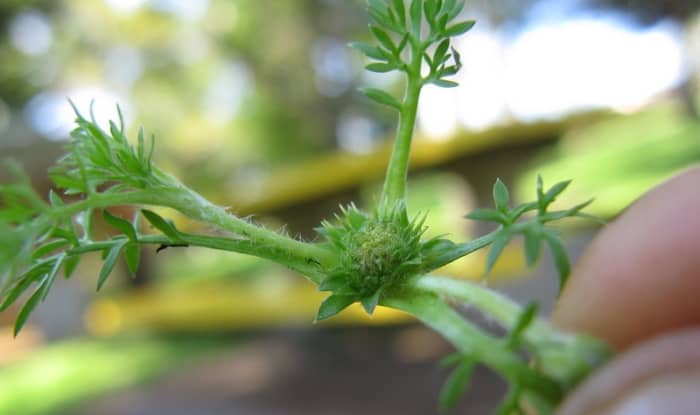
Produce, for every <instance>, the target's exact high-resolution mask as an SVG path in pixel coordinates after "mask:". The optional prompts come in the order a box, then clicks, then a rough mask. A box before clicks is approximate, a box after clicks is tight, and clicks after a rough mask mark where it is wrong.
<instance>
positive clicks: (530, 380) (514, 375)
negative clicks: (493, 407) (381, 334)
mask: <svg viewBox="0 0 700 415" xmlns="http://www.w3.org/2000/svg"><path fill="white" fill-rule="evenodd" d="M382 303H383V304H384V305H386V306H389V307H393V308H396V309H398V310H401V311H404V312H407V313H409V314H411V315H413V316H415V317H416V318H418V319H419V320H421V321H422V322H423V323H425V324H426V325H427V326H429V327H431V328H432V329H433V330H435V331H437V332H438V333H440V334H441V335H442V336H443V337H444V338H445V339H447V340H448V341H449V342H450V343H452V345H453V346H454V347H455V348H456V349H457V350H459V351H460V352H462V353H464V354H466V355H469V356H473V357H474V358H475V360H477V361H481V362H484V363H485V364H486V365H487V366H489V367H490V368H492V369H493V370H494V371H496V372H497V373H499V374H500V375H501V376H503V377H504V378H506V379H510V380H511V381H513V382H514V383H516V384H521V385H525V386H526V387H527V388H528V389H530V390H533V391H536V392H537V394H538V395H539V396H541V397H543V398H545V399H546V400H547V401H550V402H558V401H559V400H560V399H561V397H562V393H563V391H562V390H561V388H560V387H559V385H558V384H557V382H556V381H554V380H553V379H550V378H548V377H546V376H544V375H542V374H540V373H538V372H537V371H535V370H534V369H532V368H530V367H529V366H528V365H527V363H525V362H523V361H521V360H520V358H519V356H518V355H517V354H514V353H513V352H512V351H511V350H508V349H507V348H506V347H505V344H504V343H503V342H502V341H500V339H497V338H494V337H492V336H490V335H488V334H485V333H484V332H483V331H481V330H480V329H479V328H478V327H476V326H474V325H473V324H471V323H469V322H468V321H466V320H465V319H464V318H463V317H462V316H460V315H459V314H458V313H457V312H456V311H455V310H454V309H452V307H450V306H449V305H447V304H446V303H445V302H444V301H442V300H441V299H440V298H439V297H438V296H437V295H434V294H430V293H426V292H422V293H421V292H416V291H412V292H406V293H404V294H403V295H401V296H399V297H389V298H386V299H384V301H383V302H382Z"/></svg>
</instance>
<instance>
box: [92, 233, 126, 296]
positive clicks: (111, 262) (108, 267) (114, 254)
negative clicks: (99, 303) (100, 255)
mask: <svg viewBox="0 0 700 415" xmlns="http://www.w3.org/2000/svg"><path fill="white" fill-rule="evenodd" d="M125 245H126V241H125V240H123V241H117V242H115V244H114V245H112V247H111V248H110V249H109V251H108V253H107V257H105V262H104V264H102V270H100V277H99V278H98V280H97V291H99V290H100V289H101V288H102V286H103V285H104V283H105V282H106V281H107V277H109V274H111V273H112V270H113V269H114V266H115V265H116V263H117V259H119V254H121V252H122V249H123V248H124V246H125Z"/></svg>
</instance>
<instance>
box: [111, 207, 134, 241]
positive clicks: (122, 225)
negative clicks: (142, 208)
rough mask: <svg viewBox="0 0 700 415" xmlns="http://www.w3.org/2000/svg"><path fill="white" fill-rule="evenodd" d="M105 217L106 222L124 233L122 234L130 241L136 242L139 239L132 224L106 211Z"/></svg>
mask: <svg viewBox="0 0 700 415" xmlns="http://www.w3.org/2000/svg"><path fill="white" fill-rule="evenodd" d="M103 216H104V218H105V222H107V223H109V224H110V225H112V226H113V227H115V228H117V229H119V230H120V231H122V233H123V234H124V235H126V236H127V237H128V238H129V240H130V241H136V240H137V239H138V238H137V237H136V230H135V229H134V225H132V224H131V222H129V221H127V220H125V219H122V218H119V217H116V216H114V215H112V214H111V213H109V211H108V210H106V209H105V210H104V211H103Z"/></svg>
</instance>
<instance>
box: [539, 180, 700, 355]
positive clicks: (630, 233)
mask: <svg viewBox="0 0 700 415" xmlns="http://www.w3.org/2000/svg"><path fill="white" fill-rule="evenodd" d="M699 270H700V168H698V167H695V168H692V169H689V170H687V171H685V172H683V173H681V174H679V175H677V176H675V177H674V178H672V179H671V180H669V181H667V182H665V183H664V184H662V185H660V186H658V187H656V188H655V189H653V190H652V191H650V192H649V193H647V194H646V195H645V196H643V197H642V198H641V199H640V200H638V201H637V202H636V203H635V204H633V205H632V206H631V207H630V208H629V209H628V210H627V211H626V212H625V213H623V214H622V215H621V216H620V217H619V218H618V219H617V220H615V221H614V222H613V223H612V224H610V225H608V226H607V227H606V228H605V229H604V230H603V231H601V233H600V234H599V235H598V236H597V237H596V238H595V240H594V241H593V243H592V244H591V246H590V247H589V248H588V249H587V250H586V252H585V253H584V255H583V257H582V259H581V261H579V263H578V264H577V265H576V267H575V268H574V272H573V274H572V277H571V279H570V281H569V284H568V286H567V288H566V289H565V290H564V292H563V293H562V296H561V298H560V301H559V303H558V305H557V307H556V308H555V312H554V315H553V319H554V322H555V324H557V325H558V326H560V327H563V328H567V329H572V330H576V331H582V332H586V333H589V334H592V335H594V336H598V337H601V338H603V339H605V340H606V341H608V342H609V343H610V344H611V345H613V346H614V347H616V348H618V349H624V348H627V347H629V346H631V345H633V344H635V343H637V342H639V341H641V340H643V339H645V338H649V337H651V336H653V335H655V334H658V333H661V332H664V331H668V330H673V329H678V328H683V327H687V326H690V325H693V324H700V301H699V299H698V293H700V271H699Z"/></svg>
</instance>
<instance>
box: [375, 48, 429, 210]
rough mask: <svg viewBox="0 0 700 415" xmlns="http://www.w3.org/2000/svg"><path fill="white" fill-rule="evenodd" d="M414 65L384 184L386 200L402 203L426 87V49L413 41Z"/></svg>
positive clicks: (409, 69) (409, 67) (410, 71)
mask: <svg viewBox="0 0 700 415" xmlns="http://www.w3.org/2000/svg"><path fill="white" fill-rule="evenodd" d="M411 45H412V50H413V53H412V59H411V64H410V65H409V66H408V67H407V68H406V75H407V78H408V81H407V83H406V92H405V96H404V100H403V104H402V106H401V112H400V114H399V126H398V129H397V132H396V140H395V141H394V147H393V149H392V152H391V159H390V160H389V166H388V167H387V172H386V179H385V181H384V193H383V197H382V201H384V202H389V203H390V204H391V203H393V202H398V201H400V200H403V199H404V197H405V195H406V177H407V175H408V160H409V156H410V153H411V141H412V139H413V132H414V130H415V126H416V115H417V113H418V99H419V97H420V91H421V89H422V88H423V79H422V78H421V64H422V60H423V51H424V46H423V45H421V44H420V42H418V41H415V40H413V39H412V41H411Z"/></svg>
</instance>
